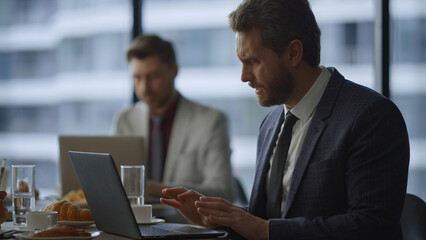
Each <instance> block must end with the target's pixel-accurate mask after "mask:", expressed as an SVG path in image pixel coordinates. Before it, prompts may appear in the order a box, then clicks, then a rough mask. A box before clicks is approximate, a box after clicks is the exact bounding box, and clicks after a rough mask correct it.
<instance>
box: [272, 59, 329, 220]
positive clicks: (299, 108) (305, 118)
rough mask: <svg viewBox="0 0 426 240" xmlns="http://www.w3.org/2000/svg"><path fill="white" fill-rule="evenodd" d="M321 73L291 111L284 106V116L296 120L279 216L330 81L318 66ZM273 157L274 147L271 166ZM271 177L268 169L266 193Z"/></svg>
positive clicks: (285, 172)
mask: <svg viewBox="0 0 426 240" xmlns="http://www.w3.org/2000/svg"><path fill="white" fill-rule="evenodd" d="M320 67H321V69H322V71H321V73H320V75H319V76H318V78H317V79H316V80H315V82H314V84H313V85H312V87H311V88H310V89H309V91H308V92H307V93H306V95H305V96H304V97H303V98H302V99H301V100H300V101H299V103H297V104H296V106H295V107H294V108H293V109H287V107H286V106H285V105H283V106H284V114H286V113H287V112H288V111H291V113H292V114H293V115H294V116H296V117H297V118H298V120H297V121H296V123H295V124H294V126H293V132H292V137H291V143H290V147H289V149H288V154H287V160H286V163H285V167H284V176H283V184H282V186H283V198H282V204H281V214H283V213H284V209H285V203H286V200H287V195H288V192H289V189H290V181H291V177H292V175H293V170H294V166H295V165H296V160H297V158H298V156H299V152H300V149H301V147H302V144H303V140H304V139H305V136H306V133H307V132H308V129H309V126H310V125H311V121H312V117H313V116H314V113H315V110H316V107H317V105H318V103H319V101H320V99H321V97H322V94H323V93H324V90H325V88H326V87H327V84H328V81H329V80H330V77H331V73H330V72H329V71H328V70H327V68H325V67H324V66H320ZM283 128H284V122H283V124H282V125H281V130H280V133H279V134H278V137H277V139H276V144H275V146H277V143H278V139H279V138H280V135H281V133H282V131H283ZM274 155H275V147H274V150H273V152H272V155H271V158H270V159H269V164H270V166H272V161H273V159H274ZM270 176H271V169H270V168H269V171H268V175H267V177H266V181H265V182H266V192H268V191H269V189H268V188H269V187H268V186H269V179H270Z"/></svg>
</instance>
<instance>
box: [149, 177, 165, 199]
mask: <svg viewBox="0 0 426 240" xmlns="http://www.w3.org/2000/svg"><path fill="white" fill-rule="evenodd" d="M164 188H167V186H166V185H164V184H163V183H161V182H156V181H152V180H147V181H146V190H147V193H148V195H149V196H153V197H163V194H162V192H161V191H162V190H163V189H164Z"/></svg>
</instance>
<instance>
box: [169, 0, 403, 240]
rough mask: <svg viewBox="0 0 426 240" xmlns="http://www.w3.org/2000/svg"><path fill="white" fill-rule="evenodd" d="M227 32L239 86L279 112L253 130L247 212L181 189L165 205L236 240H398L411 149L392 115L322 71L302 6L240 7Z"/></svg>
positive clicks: (374, 97) (269, 2) (389, 106)
mask: <svg viewBox="0 0 426 240" xmlns="http://www.w3.org/2000/svg"><path fill="white" fill-rule="evenodd" d="M230 25H231V28H232V29H233V30H234V31H235V32H236V33H237V38H236V40H237V55H238V57H239V59H240V60H241V62H242V74H241V79H242V81H243V82H248V83H249V85H250V86H251V87H253V88H254V89H255V92H256V95H257V98H258V101H259V103H260V104H261V105H263V106H273V105H277V106H276V107H273V108H272V111H271V112H270V113H269V114H268V115H267V116H266V118H265V119H264V121H263V123H262V125H261V127H260V132H259V137H258V146H257V162H256V175H255V180H254V184H253V190H252V193H251V198H250V203H249V206H248V207H247V208H245V209H241V208H239V207H236V206H233V205H232V204H230V203H229V202H227V201H225V200H223V199H221V198H215V197H206V196H202V195H200V194H198V193H197V192H195V191H192V190H187V189H185V188H170V189H164V190H163V194H164V195H165V196H167V197H168V198H169V199H162V202H163V203H164V204H168V205H170V206H173V207H175V208H177V209H178V210H179V211H180V212H181V213H182V214H183V215H184V216H185V217H186V218H188V219H189V220H190V221H191V222H193V223H196V224H200V225H204V226H225V227H227V229H228V230H229V231H230V233H231V237H232V238H233V239H238V238H247V239H345V240H347V239H401V238H402V235H401V226H400V222H399V221H400V220H399V219H400V215H401V210H402V206H403V204H404V197H405V192H406V184H407V174H408V163H409V142H408V135H407V130H406V126H405V123H404V120H403V118H402V116H401V113H400V111H399V110H398V108H397V107H396V106H395V105H394V104H393V103H392V102H391V101H390V100H388V99H386V98H385V97H383V96H382V95H380V94H379V93H377V92H375V91H373V90H371V89H368V88H366V87H363V86H360V85H357V84H355V83H353V82H351V81H349V80H346V79H345V78H344V77H343V76H342V75H341V74H340V73H339V72H338V71H337V70H336V69H334V68H326V67H324V66H321V65H319V63H320V30H319V28H318V25H317V22H316V20H315V17H314V15H313V13H312V10H311V8H310V5H309V3H308V2H307V0H245V1H243V3H242V4H241V5H240V6H239V7H238V8H237V9H236V10H235V11H234V12H232V13H231V14H230ZM287 123H288V124H287Z"/></svg>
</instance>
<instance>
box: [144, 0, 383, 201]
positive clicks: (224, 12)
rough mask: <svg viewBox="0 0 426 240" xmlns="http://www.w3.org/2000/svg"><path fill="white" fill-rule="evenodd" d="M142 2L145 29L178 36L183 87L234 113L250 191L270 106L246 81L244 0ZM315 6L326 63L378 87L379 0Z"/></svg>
mask: <svg viewBox="0 0 426 240" xmlns="http://www.w3.org/2000/svg"><path fill="white" fill-rule="evenodd" d="M143 2H144V5H143V12H142V16H143V20H142V23H143V29H144V32H145V33H155V34H158V35H160V36H162V37H164V38H166V39H168V40H170V41H172V42H173V43H174V45H175V48H176V50H177V55H178V56H177V58H178V64H179V65H180V73H179V75H178V78H177V80H176V81H177V87H178V90H179V91H180V92H181V93H182V94H184V95H185V96H186V97H188V98H191V99H194V100H196V101H198V102H201V103H204V104H206V105H209V106H212V107H215V108H217V109H220V110H222V111H223V112H225V113H226V114H227V115H228V118H229V120H230V123H231V124H230V129H231V141H232V142H231V144H232V156H231V160H232V166H233V172H234V175H235V176H237V177H238V178H239V179H240V180H241V181H242V184H243V187H244V189H245V192H246V194H247V195H248V194H249V193H250V191H251V187H252V184H253V180H254V173H255V161H256V141H257V134H258V129H259V126H260V123H261V122H262V120H263V118H264V117H265V116H266V114H267V112H269V109H268V108H265V107H261V106H259V104H258V103H257V100H256V96H255V94H254V92H253V90H252V89H251V88H250V87H248V86H247V85H246V84H243V83H242V82H241V81H240V73H241V64H240V63H239V61H238V58H237V56H236V54H235V33H233V32H232V30H230V28H229V25H228V15H229V13H230V12H231V11H232V10H234V9H235V8H236V7H237V6H238V4H239V3H240V2H241V1H240V0H233V1H230V0H217V1H214V3H212V2H209V1H199V0H144V1H143ZM312 9H313V11H314V13H315V14H316V16H317V21H318V23H319V25H320V28H321V30H322V41H321V43H322V55H321V58H322V64H323V65H326V66H333V67H336V68H337V69H339V71H340V72H341V73H342V74H343V75H344V76H346V77H347V78H349V79H351V80H353V81H356V82H358V83H361V84H364V85H366V86H368V87H372V88H373V87H374V85H375V84H374V79H373V74H374V71H373V61H372V59H373V54H372V45H373V22H374V4H373V2H372V1H368V0H364V1H359V0H357V1H355V0H354V1H343V2H342V1H337V0H336V1H332V3H330V4H329V1H327V3H326V1H323V0H316V1H312ZM334 13H336V14H334ZM337 13H339V14H337Z"/></svg>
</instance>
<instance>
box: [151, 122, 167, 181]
mask: <svg viewBox="0 0 426 240" xmlns="http://www.w3.org/2000/svg"><path fill="white" fill-rule="evenodd" d="M163 120H164V118H163V116H160V115H154V116H153V117H152V122H153V131H152V143H151V144H152V147H151V151H152V153H151V165H150V167H149V169H150V172H151V179H152V180H154V181H158V182H161V181H162V180H163V161H164V159H163V158H164V156H163V155H164V134H163Z"/></svg>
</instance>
